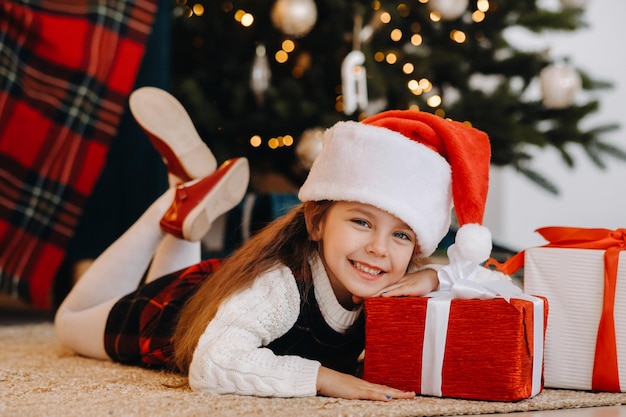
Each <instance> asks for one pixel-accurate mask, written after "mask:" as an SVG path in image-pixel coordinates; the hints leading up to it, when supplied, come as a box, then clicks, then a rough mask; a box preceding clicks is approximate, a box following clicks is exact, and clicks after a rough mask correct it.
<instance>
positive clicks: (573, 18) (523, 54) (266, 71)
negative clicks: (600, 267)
mask: <svg viewBox="0 0 626 417" xmlns="http://www.w3.org/2000/svg"><path fill="white" fill-rule="evenodd" d="M537 3H538V1H536V0H477V1H474V0H472V1H469V0H419V1H418V0H411V1H406V2H396V1H357V0H351V1H348V0H315V1H314V0H230V1H228V0H226V1H219V2H215V1H198V2H197V3H187V2H186V1H184V0H179V1H178V3H177V6H176V7H175V10H174V12H175V19H174V23H173V28H172V36H173V37H172V39H173V40H172V55H173V59H172V92H173V94H174V95H175V96H177V97H178V98H179V99H180V100H181V102H182V103H183V104H184V105H185V107H186V108H187V109H188V110H189V112H190V114H191V117H192V119H193V120H194V122H195V123H196V126H197V128H198V131H199V132H200V134H201V135H202V137H203V138H204V139H205V141H206V142H207V143H208V144H209V146H210V147H211V148H212V149H213V150H214V152H215V153H216V155H217V156H218V159H220V160H224V159H226V158H230V157H233V156H246V157H248V159H249V160H250V163H251V167H252V169H253V170H255V171H256V172H257V173H265V172H274V173H278V174H280V176H281V177H284V178H286V179H287V180H288V181H289V183H290V184H293V186H294V188H295V187H298V186H299V185H300V184H301V182H302V181H303V179H304V177H305V175H306V172H307V167H308V166H309V164H310V162H311V159H312V158H314V156H315V153H316V151H317V149H319V132H320V131H321V130H322V129H324V128H326V127H328V126H330V125H332V124H333V123H335V122H337V121H339V120H347V119H352V120H359V119H362V118H364V117H366V116H368V115H371V114H374V113H377V112H379V111H382V110H386V109H405V108H418V109H420V110H422V111H428V112H432V113H435V114H438V115H440V116H441V117H449V118H452V119H454V120H458V121H463V122H466V123H470V124H471V125H473V126H475V127H477V128H479V129H481V130H484V131H485V132H487V133H488V134H489V137H490V139H491V143H492V163H493V164H495V165H499V166H504V165H510V166H513V167H515V168H516V169H518V170H519V171H521V172H522V173H524V174H525V175H527V176H528V177H529V179H531V180H532V181H535V182H536V183H537V184H538V185H540V186H542V187H544V188H546V189H547V190H550V191H552V192H557V191H558V185H556V184H553V183H552V182H551V181H550V179H549V175H545V174H544V173H542V172H537V171H535V170H533V169H530V168H529V161H530V158H531V157H530V155H529V153H528V152H527V150H528V146H538V147H549V146H551V147H554V148H556V149H558V150H559V151H560V153H561V155H562V156H563V160H564V162H565V163H566V164H568V165H570V166H573V165H574V160H573V158H572V157H571V156H570V155H569V153H568V151H567V146H568V145H570V144H576V145H579V146H582V147H583V148H584V149H585V151H586V153H587V154H588V155H589V157H590V158H591V160H592V161H593V162H595V163H596V164H597V165H598V166H599V167H603V162H602V161H603V158H604V157H605V156H613V157H618V158H621V159H624V160H626V153H625V152H624V151H622V150H621V149H618V148H616V147H615V146H613V145H610V144H608V143H606V142H603V141H602V134H603V133H605V132H607V131H610V130H613V129H616V128H617V125H602V126H597V127H593V128H591V129H587V130H582V129H581V121H582V120H583V119H584V118H585V117H587V116H588V115H589V114H591V113H593V112H595V111H597V110H598V108H599V102H598V101H597V100H594V99H592V100H589V101H587V102H583V103H581V102H580V100H579V99H575V98H574V96H575V95H576V93H577V91H578V90H579V89H583V90H597V89H602V88H610V83H608V82H605V81H598V80H594V79H593V78H592V77H591V76H590V75H589V74H585V73H584V72H583V71H581V70H579V69H576V68H575V67H574V65H573V64H572V63H570V62H568V61H567V58H563V57H558V58H557V57H551V56H550V54H549V53H547V52H546V51H544V50H541V51H532V52H528V51H521V50H519V49H518V48H516V47H515V46H514V45H512V44H511V43H510V42H509V41H508V40H507V38H506V36H505V31H506V29H507V28H510V27H514V26H520V27H523V28H525V29H527V30H529V31H532V32H535V33H541V32H543V31H554V30H558V31H575V30H578V29H581V28H584V27H585V22H584V20H583V15H584V13H583V12H584V9H583V7H584V2H582V3H581V2H580V1H578V2H577V1H575V0H568V1H566V0H561V3H560V4H561V7H560V8H559V9H558V10H546V9H542V8H541V7H539V5H538V4H537ZM537 84H540V85H541V92H542V96H541V97H538V98H532V97H529V94H528V91H529V88H530V86H531V85H537ZM253 184H254V183H253Z"/></svg>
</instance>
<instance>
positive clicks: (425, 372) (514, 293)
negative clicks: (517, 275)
mask: <svg viewBox="0 0 626 417" xmlns="http://www.w3.org/2000/svg"><path fill="white" fill-rule="evenodd" d="M467 281H468V280H461V281H460V282H459V284H460V287H468V288H469V289H470V291H469V293H468V292H466V291H465V290H464V289H463V288H460V287H457V288H456V289H454V290H451V291H437V292H433V293H431V294H429V295H428V297H429V299H428V304H427V307H426V323H425V327H424V342H423V343H424V346H423V350H422V384H421V391H420V393H421V394H422V395H432V396H437V397H441V396H442V391H441V387H442V383H443V381H442V379H443V377H442V371H443V358H444V354H445V347H446V338H447V333H448V321H449V320H448V318H449V314H450V305H451V302H452V300H453V299H468V298H469V299H474V298H479V299H482V300H485V299H493V298H504V299H506V300H507V302H508V301H509V300H510V298H518V299H523V300H527V301H530V302H532V303H533V370H532V388H531V395H530V397H534V396H535V395H537V394H539V392H541V376H542V372H543V330H544V326H545V323H544V301H543V300H542V299H540V298H538V297H533V296H531V295H527V294H523V293H522V290H521V289H520V288H519V287H517V286H515V284H513V283H512V282H510V281H495V280H494V281H488V282H484V283H477V282H471V283H469V282H467ZM456 285H457V283H455V284H454V285H453V288H454V287H455V286H456ZM481 287H482V288H483V291H482V296H479V297H475V295H476V291H477V290H479V289H480V288H481ZM496 288H497V289H496ZM464 294H465V295H470V297H464ZM530 397H529V398H530Z"/></svg>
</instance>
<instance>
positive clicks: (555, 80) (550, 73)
mask: <svg viewBox="0 0 626 417" xmlns="http://www.w3.org/2000/svg"><path fill="white" fill-rule="evenodd" d="M539 81H540V84H541V94H542V97H543V104H544V106H546V107H548V108H550V109H563V108H565V107H567V106H570V105H571V104H572V103H573V102H574V98H575V96H576V93H577V92H578V90H579V89H580V87H581V78H580V74H578V72H577V71H576V70H575V69H574V68H573V67H572V66H571V65H569V64H567V63H557V64H551V65H548V66H547V67H545V68H543V69H542V70H541V72H540V73H539Z"/></svg>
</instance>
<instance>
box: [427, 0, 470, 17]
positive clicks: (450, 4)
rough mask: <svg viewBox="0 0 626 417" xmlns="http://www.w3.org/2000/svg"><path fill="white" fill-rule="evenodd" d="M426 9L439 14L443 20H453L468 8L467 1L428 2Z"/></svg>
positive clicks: (439, 0)
mask: <svg viewBox="0 0 626 417" xmlns="http://www.w3.org/2000/svg"><path fill="white" fill-rule="evenodd" d="M426 4H428V8H429V9H430V10H431V11H433V12H437V13H439V15H440V16H441V18H442V19H443V20H454V19H458V18H459V17H461V16H463V14H464V13H465V12H466V11H467V8H468V7H469V0H429V1H428V3H426Z"/></svg>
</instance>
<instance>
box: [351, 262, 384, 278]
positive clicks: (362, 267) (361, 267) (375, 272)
mask: <svg viewBox="0 0 626 417" xmlns="http://www.w3.org/2000/svg"><path fill="white" fill-rule="evenodd" d="M354 266H355V267H356V269H359V270H361V271H363V272H367V273H368V274H371V275H378V274H380V273H381V272H382V271H380V270H379V269H373V268H368V267H367V266H365V265H361V264H360V263H358V262H355V263H354Z"/></svg>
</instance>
